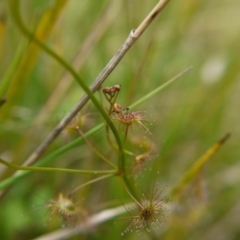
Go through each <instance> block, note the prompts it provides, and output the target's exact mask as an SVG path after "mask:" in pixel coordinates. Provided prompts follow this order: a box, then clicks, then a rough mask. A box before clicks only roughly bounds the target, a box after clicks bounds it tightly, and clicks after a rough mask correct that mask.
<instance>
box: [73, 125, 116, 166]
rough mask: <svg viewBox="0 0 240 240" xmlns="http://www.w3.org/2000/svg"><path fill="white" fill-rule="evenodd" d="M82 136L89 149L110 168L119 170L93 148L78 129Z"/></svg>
mask: <svg viewBox="0 0 240 240" xmlns="http://www.w3.org/2000/svg"><path fill="white" fill-rule="evenodd" d="M76 129H77V131H78V133H79V134H80V136H81V137H82V138H83V139H84V141H85V142H86V143H87V145H88V147H89V148H90V149H91V150H92V151H93V152H94V153H95V154H96V155H97V156H98V157H99V158H100V159H102V160H103V161H104V162H105V163H107V164H108V165H109V166H111V167H112V168H114V169H117V167H116V166H115V165H114V164H113V163H112V162H110V161H109V160H108V159H107V158H105V157H104V156H103V155H102V154H101V153H100V152H99V151H98V150H97V149H96V148H95V147H93V146H92V144H91V143H90V142H89V141H88V140H87V139H86V138H85V137H84V134H83V133H82V131H81V130H80V129H79V128H78V127H77V128H76Z"/></svg>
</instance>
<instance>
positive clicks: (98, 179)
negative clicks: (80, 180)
mask: <svg viewBox="0 0 240 240" xmlns="http://www.w3.org/2000/svg"><path fill="white" fill-rule="evenodd" d="M112 176H114V174H108V175H105V176H101V177H98V178H94V179H92V180H90V181H88V182H86V183H84V184H82V185H80V186H78V187H76V188H75V189H73V190H72V191H71V193H70V194H69V195H70V196H72V195H73V193H75V192H76V191H78V190H79V189H81V188H83V187H85V186H87V185H90V184H92V183H95V182H99V181H101V180H103V179H105V178H109V177H112Z"/></svg>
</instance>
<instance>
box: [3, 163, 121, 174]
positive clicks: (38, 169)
mask: <svg viewBox="0 0 240 240" xmlns="http://www.w3.org/2000/svg"><path fill="white" fill-rule="evenodd" d="M0 163H2V164H4V165H6V166H8V167H10V168H13V169H18V170H27V171H37V172H62V173H77V174H109V173H112V174H116V173H117V171H116V170H101V171H99V170H80V169H79V170H76V169H67V168H51V167H34V166H27V167H25V166H18V165H16V164H13V163H9V162H7V161H4V160H3V159H0Z"/></svg>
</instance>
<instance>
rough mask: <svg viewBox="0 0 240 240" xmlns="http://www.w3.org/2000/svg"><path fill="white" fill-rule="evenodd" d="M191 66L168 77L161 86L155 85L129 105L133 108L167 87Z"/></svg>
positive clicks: (190, 68)
mask: <svg viewBox="0 0 240 240" xmlns="http://www.w3.org/2000/svg"><path fill="white" fill-rule="evenodd" d="M192 68H193V67H192V66H190V67H188V68H186V69H184V70H183V71H182V72H180V73H178V74H177V75H176V76H174V77H173V78H171V79H169V80H168V81H167V82H166V83H164V84H162V85H161V86H159V87H157V88H156V89H154V90H153V91H151V92H150V93H148V94H147V95H145V96H144V97H142V98H140V99H139V100H138V101H136V102H135V103H133V104H131V105H130V106H129V107H130V108H133V107H136V106H137V105H139V104H141V103H142V102H144V101H146V100H147V99H149V98H150V97H152V96H153V95H155V94H157V93H158V92H160V91H161V90H163V89H164V88H165V87H167V86H168V85H170V84H171V83H173V82H174V81H176V80H177V79H179V78H180V77H182V76H183V75H184V74H186V73H187V72H189V71H190V70H192Z"/></svg>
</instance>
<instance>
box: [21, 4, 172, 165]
mask: <svg viewBox="0 0 240 240" xmlns="http://www.w3.org/2000/svg"><path fill="white" fill-rule="evenodd" d="M169 1H170V0H162V1H160V2H159V3H158V4H157V5H156V6H155V7H154V9H153V10H152V11H151V12H150V13H149V14H148V16H147V17H146V18H145V19H144V20H143V22H142V23H141V24H140V25H139V27H138V28H137V29H136V30H132V31H131V32H130V34H129V36H128V38H127V39H126V40H125V42H124V43H123V45H122V46H121V47H120V48H119V50H118V51H117V53H116V54H115V55H114V56H113V57H112V59H111V60H110V61H109V63H108V64H107V65H106V67H105V68H104V69H103V70H102V72H101V73H100V74H99V75H98V76H97V78H96V79H95V81H94V82H93V84H92V85H91V87H90V89H91V91H92V92H96V91H97V90H98V89H99V88H100V87H101V85H102V83H103V82H104V81H105V80H106V78H107V77H108V76H109V75H110V74H111V72H112V71H113V70H114V69H115V67H116V66H117V65H118V63H119V62H120V60H121V59H122V58H123V56H124V55H125V54H126V53H127V51H128V50H129V49H130V48H131V46H132V45H133V44H134V43H135V42H136V40H137V39H138V38H139V37H140V36H141V35H142V33H143V32H144V31H145V30H146V29H147V27H148V26H149V25H150V23H151V22H152V21H153V20H154V18H155V17H156V16H157V15H158V14H159V13H160V12H161V11H162V10H163V8H164V7H165V6H166V4H167V3H168V2H169ZM88 100H89V97H88V96H87V95H86V94H85V95H84V96H83V97H82V98H81V99H80V100H79V102H78V103H77V104H76V105H75V106H74V107H73V109H72V110H71V111H70V112H69V113H68V114H67V115H66V116H65V117H64V118H63V119H62V120H61V121H60V123H59V124H58V125H57V126H56V127H55V129H54V130H53V131H52V132H51V133H50V134H49V135H48V136H47V138H46V140H45V141H43V142H42V144H40V145H39V147H38V148H37V149H36V150H35V151H34V152H33V153H32V154H31V155H30V156H29V158H28V159H27V160H26V162H25V163H24V165H31V164H33V163H35V162H36V161H37V160H38V159H39V158H40V156H41V155H42V154H43V152H44V151H45V150H46V149H47V148H48V146H49V145H50V144H51V143H52V142H53V141H54V140H55V139H56V138H57V136H58V135H59V134H60V133H61V131H62V130H63V129H64V128H65V127H66V126H67V125H68V124H69V122H70V121H71V120H72V119H73V118H74V117H75V115H76V114H77V113H78V112H79V111H80V110H81V109H82V108H83V106H84V105H85V104H86V103H87V101H88Z"/></svg>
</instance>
